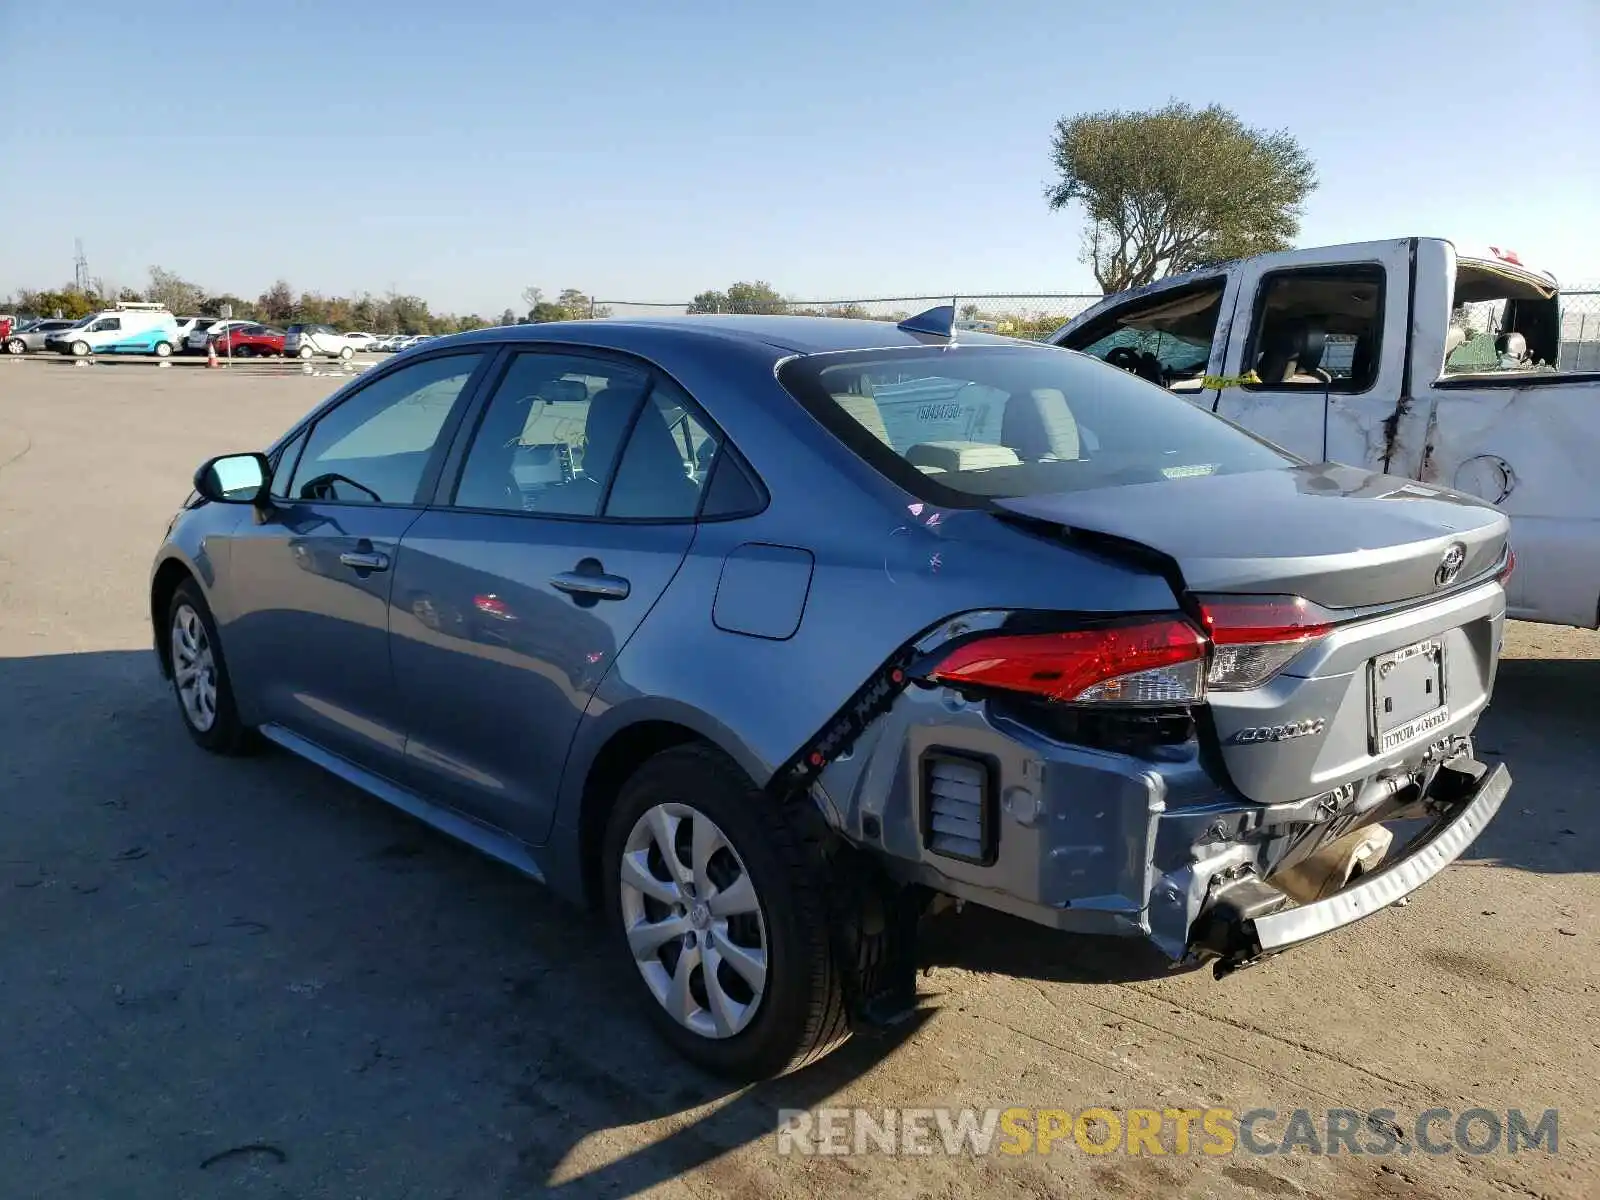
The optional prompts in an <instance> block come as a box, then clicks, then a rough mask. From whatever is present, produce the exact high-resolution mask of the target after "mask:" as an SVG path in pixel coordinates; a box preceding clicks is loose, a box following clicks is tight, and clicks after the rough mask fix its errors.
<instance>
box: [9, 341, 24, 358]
mask: <svg viewBox="0 0 1600 1200" xmlns="http://www.w3.org/2000/svg"><path fill="white" fill-rule="evenodd" d="M27 352H28V343H27V342H25V341H23V340H22V339H21V338H12V339H11V340H10V341H9V342H7V343H6V353H7V354H18V355H20V354H26V353H27Z"/></svg>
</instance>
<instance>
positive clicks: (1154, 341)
mask: <svg viewBox="0 0 1600 1200" xmlns="http://www.w3.org/2000/svg"><path fill="white" fill-rule="evenodd" d="M1225 285H1226V281H1225V280H1222V279H1215V280H1208V281H1207V282H1205V283H1204V284H1201V285H1199V286H1196V287H1186V288H1180V289H1174V290H1172V291H1167V292H1162V293H1161V294H1160V295H1158V296H1154V297H1151V298H1149V299H1145V300H1140V301H1136V302H1135V303H1133V304H1129V305H1126V306H1124V307H1123V308H1119V309H1116V310H1114V311H1112V312H1109V313H1107V314H1106V315H1105V316H1104V317H1102V318H1101V319H1099V320H1097V321H1096V322H1095V323H1094V325H1092V326H1089V327H1087V328H1085V329H1084V330H1082V331H1081V332H1080V334H1079V336H1077V337H1074V338H1073V339H1072V340H1071V341H1070V342H1068V343H1067V345H1068V346H1070V347H1071V348H1072V349H1074V350H1081V351H1083V352H1084V353H1085V354H1092V355H1094V356H1095V357H1096V358H1098V359H1102V360H1103V361H1105V362H1108V363H1110V364H1111V365H1112V366H1114V367H1121V368H1122V369H1123V370H1125V371H1130V372H1132V373H1133V374H1135V375H1138V376H1141V377H1142V378H1144V379H1148V380H1150V382H1152V383H1159V384H1160V385H1161V386H1162V387H1165V388H1170V389H1172V390H1173V391H1175V392H1183V391H1198V390H1200V387H1201V381H1202V379H1203V378H1204V376H1205V373H1206V363H1207V361H1208V360H1209V359H1210V357H1211V339H1212V336H1213V335H1214V334H1215V333H1216V329H1217V316H1218V314H1219V313H1220V312H1221V311H1222V293H1223V289H1224V287H1225Z"/></svg>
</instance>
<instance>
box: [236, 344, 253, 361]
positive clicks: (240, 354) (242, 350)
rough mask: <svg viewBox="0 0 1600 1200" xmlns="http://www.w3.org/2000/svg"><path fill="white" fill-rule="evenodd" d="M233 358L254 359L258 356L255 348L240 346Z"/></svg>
mask: <svg viewBox="0 0 1600 1200" xmlns="http://www.w3.org/2000/svg"><path fill="white" fill-rule="evenodd" d="M233 356H234V357H235V358H254V357H255V356H256V352H255V347H253V346H240V347H239V348H238V349H237V350H235V351H234V352H233Z"/></svg>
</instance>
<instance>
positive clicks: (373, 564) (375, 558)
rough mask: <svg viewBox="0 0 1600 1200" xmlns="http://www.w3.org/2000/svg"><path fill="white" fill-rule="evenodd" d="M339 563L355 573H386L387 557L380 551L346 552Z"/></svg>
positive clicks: (340, 556)
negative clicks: (355, 571) (353, 569)
mask: <svg viewBox="0 0 1600 1200" xmlns="http://www.w3.org/2000/svg"><path fill="white" fill-rule="evenodd" d="M339 561H340V562H342V563H343V564H344V565H345V566H347V567H354V568H355V569H356V570H357V571H387V570H388V569H389V556H388V555H387V554H384V553H383V552H382V551H380V550H346V551H345V552H344V553H343V554H341V555H339Z"/></svg>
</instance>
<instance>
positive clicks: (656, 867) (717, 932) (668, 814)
mask: <svg viewBox="0 0 1600 1200" xmlns="http://www.w3.org/2000/svg"><path fill="white" fill-rule="evenodd" d="M702 836H703V837H704V838H705V841H704V843H703V844H704V845H705V846H708V847H714V848H713V849H710V850H707V851H706V852H705V853H704V854H702V853H701V847H702V842H701V837H702ZM663 838H665V839H667V840H670V841H671V842H672V847H671V851H670V852H671V853H672V855H673V857H674V858H675V859H676V862H675V863H671V862H668V860H667V858H666V854H667V851H666V850H664V849H663V844H662V843H663ZM696 879H698V880H699V881H700V882H699V884H698V886H697V885H696V884H695V882H694V881H695V880H696ZM601 881H602V882H601V886H602V888H603V889H604V892H605V906H606V917H607V921H608V923H609V925H610V927H611V931H612V936H613V938H614V940H615V943H616V945H617V947H618V953H619V954H620V955H622V956H623V958H624V959H625V961H626V962H627V963H628V964H630V966H631V968H632V970H631V972H630V973H631V974H632V976H633V978H634V979H635V980H637V981H638V985H639V987H640V988H641V991H642V995H641V999H642V1000H643V1002H644V1005H645V1008H646V1010H647V1012H648V1013H649V1014H650V1019H651V1020H652V1021H654V1022H655V1025H656V1028H657V1030H658V1031H659V1032H660V1033H661V1035H662V1037H663V1038H664V1039H665V1040H666V1041H667V1042H669V1043H670V1044H671V1045H672V1046H673V1048H674V1049H676V1050H677V1051H678V1052H679V1053H680V1054H682V1055H683V1056H684V1057H685V1058H687V1059H689V1060H690V1061H692V1062H694V1063H696V1064H698V1065H699V1066H701V1067H703V1068H704V1069H706V1070H708V1071H711V1072H713V1073H715V1074H718V1075H722V1076H726V1077H729V1078H733V1079H739V1080H757V1079H770V1078H772V1077H774V1076H777V1075H782V1074H785V1073H786V1072H789V1071H792V1070H795V1069H797V1068H799V1067H801V1066H804V1065H805V1064H807V1063H809V1062H812V1061H813V1060H815V1059H817V1058H820V1057H821V1056H822V1055H824V1054H826V1053H827V1052H828V1051H830V1050H832V1049H833V1048H834V1047H835V1046H837V1045H839V1044H840V1043H841V1042H843V1041H844V1040H845V1039H846V1038H847V1037H848V1036H849V1032H850V1030H849V1023H848V1020H847V1013H846V1007H845V1002H844V995H843V991H842V986H841V980H840V976H839V972H838V970H837V968H836V965H835V963H834V959H833V954H832V949H831V944H830V938H829V910H828V892H827V873H826V869H825V864H824V863H823V861H822V857H821V854H820V853H819V850H818V847H817V846H816V845H815V844H814V843H813V842H812V841H811V840H809V839H808V838H807V837H806V836H805V834H804V833H802V831H801V829H800V828H799V826H798V823H797V821H796V820H795V816H794V815H793V814H791V813H790V812H788V811H786V810H785V809H784V807H783V806H782V805H781V804H780V803H779V802H778V801H775V800H774V799H772V798H771V797H770V796H768V795H766V794H765V793H764V792H762V791H761V789H759V788H757V787H755V786H754V785H753V784H752V783H751V782H750V780H749V778H748V777H747V776H746V775H745V774H744V773H743V772H742V771H741V770H739V768H738V767H737V766H736V765H734V763H732V762H731V761H730V760H729V759H728V758H727V757H725V756H724V755H723V754H721V753H720V752H719V751H717V750H715V749H713V748H711V747H709V746H680V747H677V748H675V749H672V750H667V751H665V752H663V753H661V754H659V755H657V756H656V757H654V758H652V759H650V760H649V761H648V762H646V763H645V764H644V766H642V767H640V768H639V770H638V771H637V772H635V774H634V775H633V777H632V778H630V779H629V780H628V782H627V783H626V784H624V785H623V788H622V792H621V795H620V796H619V797H618V798H617V803H616V805H615V807H614V808H613V809H612V812H611V815H610V819H609V821H608V823H607V827H606V833H605V839H604V841H603V843H602V850H601ZM674 896H676V897H678V899H677V900H674V899H673V897H674ZM719 897H720V898H722V900H723V905H724V907H721V908H719V906H718V899H719ZM729 914H733V915H729ZM630 930H631V932H632V934H633V941H632V942H631V943H630V936H629V935H630ZM685 939H689V940H688V941H685ZM635 946H638V947H639V950H638V952H637V953H636V952H635V949H634V947H635ZM685 955H692V956H693V957H692V959H688V960H686V959H685V958H684V956H685ZM685 962H687V963H688V964H689V965H688V966H687V968H686V969H685V967H684V963H685ZM708 969H709V970H710V971H711V973H712V977H713V978H712V980H711V981H710V982H708V980H707V974H706V973H707V970H708ZM680 972H682V973H683V978H682V979H681V980H680V979H679V974H680ZM752 976H759V983H760V990H759V992H757V991H755V990H754V988H753V987H752V986H751V984H750V979H751V977H752ZM669 1009H670V1010H671V1011H669ZM675 1014H676V1015H675Z"/></svg>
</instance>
